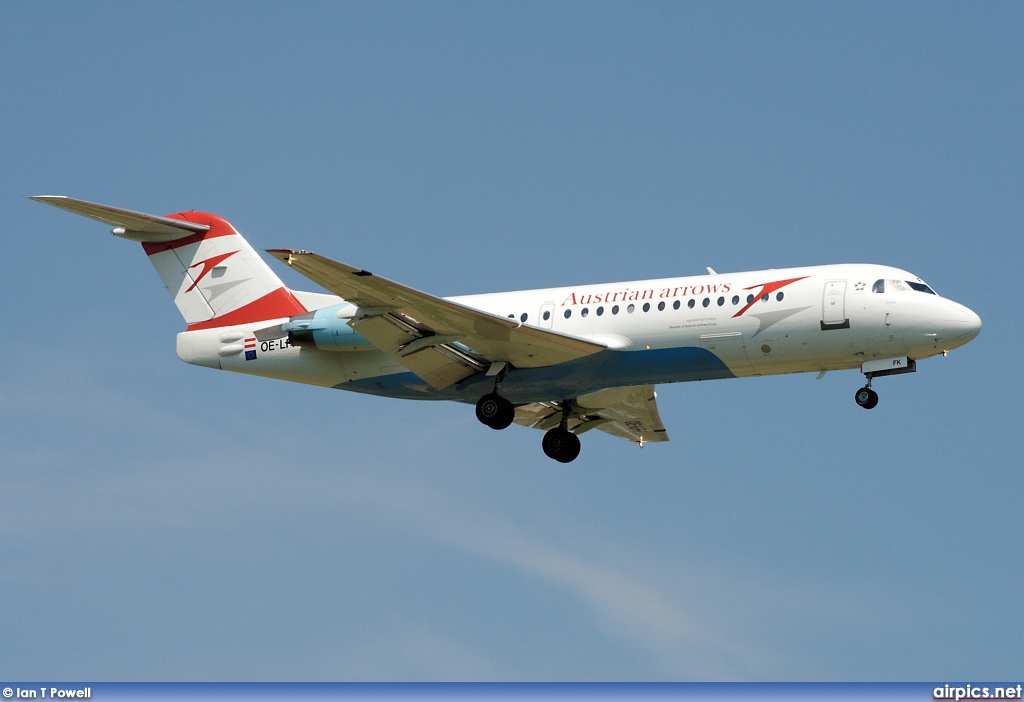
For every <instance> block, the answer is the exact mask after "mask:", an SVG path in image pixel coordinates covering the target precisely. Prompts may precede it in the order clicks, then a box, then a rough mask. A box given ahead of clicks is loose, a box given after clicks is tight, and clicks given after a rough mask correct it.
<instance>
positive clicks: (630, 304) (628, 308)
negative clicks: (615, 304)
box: [626, 302, 636, 314]
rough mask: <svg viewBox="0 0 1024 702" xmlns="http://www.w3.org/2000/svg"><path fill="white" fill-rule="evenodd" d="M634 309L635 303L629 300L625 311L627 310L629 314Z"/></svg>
mask: <svg viewBox="0 0 1024 702" xmlns="http://www.w3.org/2000/svg"><path fill="white" fill-rule="evenodd" d="M635 309H636V305H634V304H633V303H632V302H631V303H629V307H627V308H626V311H627V312H629V313H630V314H633V310H635Z"/></svg>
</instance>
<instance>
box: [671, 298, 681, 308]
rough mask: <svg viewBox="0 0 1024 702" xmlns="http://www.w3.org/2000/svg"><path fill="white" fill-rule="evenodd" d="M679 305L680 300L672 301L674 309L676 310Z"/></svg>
mask: <svg viewBox="0 0 1024 702" xmlns="http://www.w3.org/2000/svg"><path fill="white" fill-rule="evenodd" d="M679 306H680V305H679V300H676V301H675V302H673V303H672V309H674V310H678V309H679Z"/></svg>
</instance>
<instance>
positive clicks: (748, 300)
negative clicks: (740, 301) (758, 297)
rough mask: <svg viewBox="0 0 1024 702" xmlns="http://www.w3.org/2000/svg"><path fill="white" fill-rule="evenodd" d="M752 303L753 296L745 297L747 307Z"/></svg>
mask: <svg viewBox="0 0 1024 702" xmlns="http://www.w3.org/2000/svg"><path fill="white" fill-rule="evenodd" d="M753 301H754V296H753V295H747V304H748V305H749V304H750V303H752V302H753Z"/></svg>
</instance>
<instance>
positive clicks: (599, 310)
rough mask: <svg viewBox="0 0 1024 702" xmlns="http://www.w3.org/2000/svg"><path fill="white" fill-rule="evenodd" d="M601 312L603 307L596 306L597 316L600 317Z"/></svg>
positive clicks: (602, 312)
mask: <svg viewBox="0 0 1024 702" xmlns="http://www.w3.org/2000/svg"><path fill="white" fill-rule="evenodd" d="M602 314H604V307H598V308H597V316H598V317H600V316H601V315H602Z"/></svg>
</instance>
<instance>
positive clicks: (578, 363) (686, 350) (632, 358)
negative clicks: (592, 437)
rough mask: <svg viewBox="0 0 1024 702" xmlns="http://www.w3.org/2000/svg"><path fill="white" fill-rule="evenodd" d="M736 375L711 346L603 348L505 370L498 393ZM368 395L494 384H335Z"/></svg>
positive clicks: (532, 397)
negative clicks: (551, 363)
mask: <svg viewBox="0 0 1024 702" xmlns="http://www.w3.org/2000/svg"><path fill="white" fill-rule="evenodd" d="M733 377H735V376H734V375H733V373H732V371H730V370H729V368H728V367H727V366H726V365H725V364H724V363H722V361H721V360H719V358H718V357H717V356H715V355H714V354H713V353H711V352H710V351H707V350H705V349H702V348H695V347H681V348H672V349H654V350H650V351H602V352H601V353H597V354H594V355H592V356H587V357H585V358H580V359H577V360H575V361H569V362H567V363H559V364H558V365H555V366H545V367H543V368H521V369H516V370H514V371H512V372H511V373H509V374H508V375H507V376H506V378H505V380H504V382H502V384H501V394H502V395H503V396H505V397H506V398H508V399H509V400H511V401H512V402H517V403H523V402H542V401H547V400H561V399H565V398H570V397H578V396H579V395H585V394H587V393H590V392H596V391H598V390H603V389H604V388H611V387H617V386H620V385H646V384H652V385H654V384H658V383H679V382H686V381H693V380H717V379H721V378H733ZM335 387H336V388H338V389H341V390H351V391H353V392H362V393H367V394H370V395H381V396H385V397H398V398H404V399H418V400H461V401H464V402H475V401H476V399H477V398H478V397H480V396H481V395H484V394H486V393H488V392H490V391H491V390H492V389H493V388H494V379H493V378H487V377H485V376H484V375H483V374H477V375H474V376H470V377H469V378H467V379H466V380H464V381H462V382H460V383H456V384H455V385H453V386H451V387H448V388H445V389H443V390H435V389H434V388H432V387H430V385H428V384H427V383H425V382H424V381H423V380H421V379H420V378H419V376H417V375H416V374H415V373H411V372H407V373H395V374H393V375H384V376H379V377H376V378H365V379H362V380H353V381H350V382H347V383H341V384H339V385H336V386H335Z"/></svg>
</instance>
